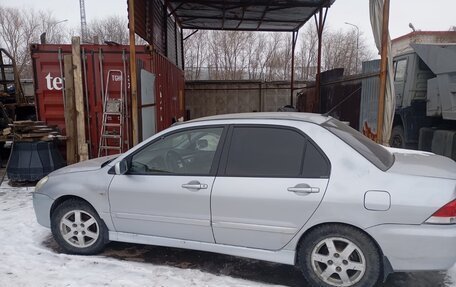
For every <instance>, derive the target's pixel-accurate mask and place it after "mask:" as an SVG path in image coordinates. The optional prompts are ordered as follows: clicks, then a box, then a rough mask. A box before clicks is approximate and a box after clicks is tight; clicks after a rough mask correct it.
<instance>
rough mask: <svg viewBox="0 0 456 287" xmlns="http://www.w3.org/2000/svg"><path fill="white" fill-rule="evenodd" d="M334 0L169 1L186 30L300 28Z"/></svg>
mask: <svg viewBox="0 0 456 287" xmlns="http://www.w3.org/2000/svg"><path fill="white" fill-rule="evenodd" d="M334 1H335V0H279V1H272V0H260V1H253V0H248V1H241V0H216V1H210V0H187V1H186V0H168V1H165V3H166V5H167V6H168V9H169V10H170V11H171V14H172V15H174V17H176V18H177V21H178V22H179V23H180V24H181V27H182V28H183V29H205V30H244V31H277V32H281V31H283V32H285V31H297V30H298V29H299V28H301V26H302V25H304V23H306V22H307V21H308V20H309V19H310V18H311V17H312V16H313V15H314V14H315V13H317V12H318V10H319V9H320V8H322V7H329V6H331V4H332V3H334Z"/></svg>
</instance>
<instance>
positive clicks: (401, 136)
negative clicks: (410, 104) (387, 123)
mask: <svg viewBox="0 0 456 287" xmlns="http://www.w3.org/2000/svg"><path fill="white" fill-rule="evenodd" d="M389 144H390V146H391V147H395V148H406V144H405V133H404V128H403V127H402V126H395V127H394V128H393V130H392V131H391V137H390V140H389Z"/></svg>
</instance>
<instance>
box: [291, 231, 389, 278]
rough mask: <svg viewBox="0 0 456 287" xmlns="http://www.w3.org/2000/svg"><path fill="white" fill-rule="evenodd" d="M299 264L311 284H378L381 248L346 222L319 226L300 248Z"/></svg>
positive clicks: (306, 237)
mask: <svg viewBox="0 0 456 287" xmlns="http://www.w3.org/2000/svg"><path fill="white" fill-rule="evenodd" d="M298 267H299V268H300V269H301V271H302V272H303V274H304V277H305V278H306V279H307V281H308V282H309V283H310V284H311V286H325V287H329V286H350V287H351V286H375V285H376V284H377V282H378V281H379V278H380V274H381V268H382V265H381V260H380V255H379V252H378V250H377V248H376V246H375V244H374V243H373V242H372V240H371V239H370V238H369V237H368V236H367V235H366V234H364V233H362V232H361V231H359V230H357V229H355V228H352V227H348V226H343V225H324V226H321V227H317V228H316V229H314V230H312V231H311V232H310V233H309V234H307V235H306V236H305V238H304V239H303V241H302V242H301V244H300V248H299V250H298Z"/></svg>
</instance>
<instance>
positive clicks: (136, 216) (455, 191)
mask: <svg viewBox="0 0 456 287" xmlns="http://www.w3.org/2000/svg"><path fill="white" fill-rule="evenodd" d="M455 198H456V163H455V162H454V161H453V160H451V159H449V158H444V157H441V156H438V155H435V154H432V153H425V152H416V151H408V150H396V149H389V148H385V147H383V146H380V145H378V144H376V143H374V142H373V141H371V140H369V139H367V138H366V137H364V136H363V135H361V134H360V133H358V132H357V131H355V130H353V129H352V128H350V127H349V126H347V125H346V124H344V123H341V122H339V121H337V120H336V119H333V118H331V117H326V116H322V115H315V114H304V113H252V114H234V115H224V116H214V117H208V118H203V119H198V120H193V121H189V122H186V123H182V124H178V125H175V126H173V127H171V128H169V129H167V130H165V131H163V132H160V133H158V134H156V135H155V136H153V137H151V138H149V139H147V140H145V141H144V142H142V143H141V144H139V145H137V146H136V147H134V148H133V149H131V150H130V151H128V152H126V153H124V154H122V155H120V156H118V157H107V158H106V157H105V158H98V159H94V160H90V161H86V162H81V163H78V164H75V165H71V166H68V167H65V168H62V169H60V170H57V171H55V172H53V173H51V174H50V175H49V176H48V177H45V178H43V179H42V180H41V181H40V182H39V183H38V184H37V186H36V190H35V192H34V194H33V202H34V208H35V212H36V217H37V219H38V222H39V223H40V224H41V225H43V226H46V227H48V228H50V229H51V230H52V234H53V236H54V238H55V240H56V241H57V242H58V244H59V245H60V246H61V247H62V249H63V250H65V251H66V252H68V253H71V254H94V253H97V252H100V251H102V249H103V247H104V246H105V244H106V243H108V242H109V241H123V242H132V243H141V244H151V245H159V246H170V247H178V248H188V249H195V250H203V251H210V252H218V253H223V254H230V255H235V256H242V257H248V258H254V259H259V260H266V261H271V262H278V263H283V264H289V265H296V266H297V267H298V268H299V269H300V270H302V272H303V274H304V276H305V278H306V279H307V280H308V282H309V283H310V284H311V285H312V286H373V285H375V284H377V283H378V282H381V281H383V280H384V279H385V278H386V277H387V275H388V274H389V273H391V272H394V271H418V270H445V269H448V268H450V267H451V266H452V265H453V264H454V263H455V261H456V225H455V224H456V200H455Z"/></svg>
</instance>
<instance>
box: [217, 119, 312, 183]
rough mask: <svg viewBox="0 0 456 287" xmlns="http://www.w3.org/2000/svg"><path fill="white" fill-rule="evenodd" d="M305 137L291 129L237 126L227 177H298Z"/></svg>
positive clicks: (229, 153)
mask: <svg viewBox="0 0 456 287" xmlns="http://www.w3.org/2000/svg"><path fill="white" fill-rule="evenodd" d="M305 144H306V138H305V137H304V136H302V135H301V134H300V133H298V132H297V131H294V130H290V129H284V128H274V127H235V128H234V129H233V133H232V138H231V144H230V149H229V152H228V159H227V163H226V170H225V174H226V175H227V176H250V177H267V176H269V177H299V176H300V175H301V172H302V165H303V156H304V152H305Z"/></svg>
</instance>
